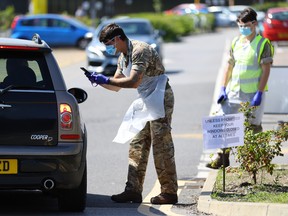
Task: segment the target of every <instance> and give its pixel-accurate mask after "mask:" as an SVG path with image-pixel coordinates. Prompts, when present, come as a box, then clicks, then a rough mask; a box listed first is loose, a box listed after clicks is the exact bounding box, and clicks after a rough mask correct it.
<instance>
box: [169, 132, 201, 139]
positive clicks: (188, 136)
mask: <svg viewBox="0 0 288 216" xmlns="http://www.w3.org/2000/svg"><path fill="white" fill-rule="evenodd" d="M172 136H173V138H182V139H203V134H201V133H185V134H172Z"/></svg>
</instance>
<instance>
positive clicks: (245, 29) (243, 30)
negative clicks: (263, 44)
mask: <svg viewBox="0 0 288 216" xmlns="http://www.w3.org/2000/svg"><path fill="white" fill-rule="evenodd" d="M239 31H240V33H241V34H242V35H244V36H249V35H251V34H252V31H251V28H250V27H239Z"/></svg>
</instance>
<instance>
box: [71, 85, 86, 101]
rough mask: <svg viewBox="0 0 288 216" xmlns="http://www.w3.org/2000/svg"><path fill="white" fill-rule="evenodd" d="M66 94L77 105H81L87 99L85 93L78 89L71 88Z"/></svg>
mask: <svg viewBox="0 0 288 216" xmlns="http://www.w3.org/2000/svg"><path fill="white" fill-rule="evenodd" d="M68 92H69V93H70V94H72V95H73V96H74V97H75V99H76V101H77V102H78V103H79V104H80V103H83V102H84V101H86V100H87V98H88V94H87V92H86V91H84V90H83V89H80V88H71V89H69V90H68Z"/></svg>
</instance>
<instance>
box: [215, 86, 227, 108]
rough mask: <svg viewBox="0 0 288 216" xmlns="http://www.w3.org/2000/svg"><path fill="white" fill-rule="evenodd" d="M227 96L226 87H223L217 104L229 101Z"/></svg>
mask: <svg viewBox="0 0 288 216" xmlns="http://www.w3.org/2000/svg"><path fill="white" fill-rule="evenodd" d="M227 98H228V97H227V94H226V87H225V86H222V87H221V91H220V94H219V97H218V100H217V103H218V104H220V103H222V102H223V101H225V100H227Z"/></svg>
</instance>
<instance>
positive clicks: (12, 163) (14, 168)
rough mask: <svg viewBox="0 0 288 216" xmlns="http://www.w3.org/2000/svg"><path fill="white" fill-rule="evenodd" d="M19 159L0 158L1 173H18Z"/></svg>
mask: <svg viewBox="0 0 288 216" xmlns="http://www.w3.org/2000/svg"><path fill="white" fill-rule="evenodd" d="M17 173H18V162H17V159H0V174H17Z"/></svg>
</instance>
